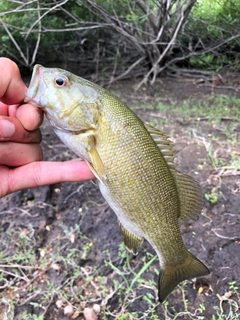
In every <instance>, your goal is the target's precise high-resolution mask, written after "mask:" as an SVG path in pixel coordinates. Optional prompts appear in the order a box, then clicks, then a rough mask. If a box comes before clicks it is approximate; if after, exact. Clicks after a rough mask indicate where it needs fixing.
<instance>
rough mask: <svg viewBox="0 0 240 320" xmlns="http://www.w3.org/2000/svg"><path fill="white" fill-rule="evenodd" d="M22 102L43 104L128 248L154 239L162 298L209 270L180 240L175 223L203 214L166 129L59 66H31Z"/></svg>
mask: <svg viewBox="0 0 240 320" xmlns="http://www.w3.org/2000/svg"><path fill="white" fill-rule="evenodd" d="M59 80H60V81H59ZM26 101H28V102H30V103H33V104H35V105H37V106H38V107H39V108H42V109H43V111H44V112H45V113H46V116H47V118H48V119H49V121H50V123H51V124H52V126H53V127H54V130H55V132H56V133H57V135H58V136H59V138H60V139H61V140H62V141H63V142H64V143H65V144H66V145H67V146H68V147H69V148H70V149H71V150H72V151H74V152H75V153H76V154H77V155H78V156H80V157H81V158H82V159H83V160H85V161H86V163H87V164H88V165H89V167H90V169H91V170H92V171H93V173H94V174H95V176H96V178H97V180H98V184H99V188H100V191H101V193H102V195H103V196H104V198H105V199H106V201H107V202H108V204H109V206H110V207H111V208H112V209H113V211H114V212H115V213H116V215H117V217H118V220H119V225H120V230H121V232H122V235H123V241H124V244H125V246H126V248H127V249H128V250H129V251H130V252H132V253H133V254H137V253H138V251H139V249H140V246H141V244H142V242H143V239H146V240H147V241H148V242H149V243H150V244H151V245H152V247H153V248H154V250H155V251H156V253H157V255H158V258H159V264H160V273H159V282H158V287H159V300H160V301H161V302H162V301H164V300H165V299H166V297H167V296H168V295H169V294H170V293H171V292H172V290H173V289H174V288H175V286H176V285H178V284H179V283H180V282H181V281H183V280H185V279H189V278H193V277H197V276H203V275H207V274H208V273H209V270H208V268H207V267H206V266H205V265H204V264H203V263H202V262H201V261H199V260H198V259H197V258H196V257H195V256H193V255H192V254H191V253H190V252H189V251H188V250H187V249H186V247H185V246H184V243H183V240H182V237H181V233H180V229H179V225H178V219H179V218H180V219H182V220H184V221H187V220H189V219H193V218H196V217H197V215H198V214H199V213H200V212H201V208H202V203H203V198H202V193H201V189H200V187H199V185H198V184H197V183H196V182H195V181H194V180H193V179H192V178H191V177H189V176H187V175H185V174H183V173H181V172H179V171H178V170H176V164H175V163H174V150H173V146H172V143H171V142H170V141H169V139H168V137H167V136H166V135H165V134H164V133H163V132H161V131H159V130H157V129H155V128H153V127H151V126H150V125H147V124H144V123H143V122H142V121H141V120H140V119H139V118H138V117H137V116H136V115H135V114H134V113H133V111H131V110H130V109H129V108H128V107H127V106H126V105H125V104H123V103H122V102H121V101H120V100H119V99H118V98H117V97H115V96H114V95H112V94H111V93H109V92H108V91H106V90H105V89H103V88H101V87H99V86H97V85H95V84H93V83H91V82H90V81H87V80H85V79H83V78H80V77H77V76H75V75H73V74H72V73H70V72H68V71H65V70H62V69H55V68H50V69H49V68H44V67H42V66H40V65H36V66H35V67H34V70H33V75H32V79H31V83H30V86H29V89H28V91H27V93H26Z"/></svg>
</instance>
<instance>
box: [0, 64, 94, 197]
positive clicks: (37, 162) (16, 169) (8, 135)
mask: <svg viewBox="0 0 240 320" xmlns="http://www.w3.org/2000/svg"><path fill="white" fill-rule="evenodd" d="M26 89H27V88H26V86H25V84H24V83H23V81H22V79H21V76H20V72H19V69H18V67H17V65H16V64H15V63H14V62H12V61H11V60H9V59H7V58H0V198H1V197H3V196H5V195H7V194H9V193H12V192H14V191H18V190H21V189H26V188H33V187H39V186H44V185H48V184H53V183H59V182H64V181H83V180H89V179H94V178H95V177H94V175H93V174H92V172H91V171H90V169H89V167H88V165H87V164H86V163H85V162H84V161H69V162H44V161H41V160H42V149H41V147H40V145H39V143H40V142H41V133H40V130H39V129H38V128H39V126H40V125H41V123H42V120H43V114H42V111H41V110H40V109H39V108H37V107H35V106H32V105H30V104H22V105H21V102H22V101H23V99H24V97H25V92H26Z"/></svg>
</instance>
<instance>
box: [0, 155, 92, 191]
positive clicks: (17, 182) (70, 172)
mask: <svg viewBox="0 0 240 320" xmlns="http://www.w3.org/2000/svg"><path fill="white" fill-rule="evenodd" d="M1 170H2V172H1ZM3 173H4V174H3ZM0 174H1V176H2V177H3V179H2V180H1V185H2V188H3V187H4V189H2V190H0V197H1V196H3V195H6V194H9V193H11V192H15V191H18V190H22V189H27V188H35V187H40V186H45V185H49V184H54V183H60V182H65V181H69V182H70V181H72V182H73V181H75V182H76V181H79V182H80V181H85V180H91V179H95V176H94V175H93V173H92V172H91V170H90V169H89V167H88V165H87V164H86V163H85V162H84V161H69V162H41V161H40V162H33V163H29V164H27V165H25V166H22V167H18V168H15V169H8V170H7V171H6V167H3V166H0Z"/></svg>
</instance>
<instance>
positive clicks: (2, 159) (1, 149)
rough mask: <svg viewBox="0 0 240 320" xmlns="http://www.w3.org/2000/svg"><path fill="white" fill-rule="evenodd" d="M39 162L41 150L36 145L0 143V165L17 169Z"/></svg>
mask: <svg viewBox="0 0 240 320" xmlns="http://www.w3.org/2000/svg"><path fill="white" fill-rule="evenodd" d="M39 160H42V149H41V147H40V146H39V145H38V144H37V143H27V144H23V143H15V142H5V141H4V142H1V143H0V164H4V165H7V166H10V167H17V166H23V165H25V164H28V163H31V162H34V161H39ZM1 178H2V177H1ZM0 183H2V180H1V181H0Z"/></svg>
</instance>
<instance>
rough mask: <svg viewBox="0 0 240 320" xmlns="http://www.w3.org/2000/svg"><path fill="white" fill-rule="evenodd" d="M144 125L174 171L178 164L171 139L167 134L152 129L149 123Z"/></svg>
mask: <svg viewBox="0 0 240 320" xmlns="http://www.w3.org/2000/svg"><path fill="white" fill-rule="evenodd" d="M144 125H145V127H146V129H147V130H148V132H149V133H150V135H151V137H152V138H153V140H154V141H155V143H156V144H157V146H158V147H159V149H160V151H161V153H162V155H163V157H164V159H165V160H166V162H167V164H168V165H169V167H170V168H173V169H174V168H175V167H176V166H177V164H176V163H175V162H174V159H175V157H174V153H175V151H174V150H173V142H172V141H170V140H169V137H168V136H167V135H166V134H165V133H163V132H161V131H159V130H158V129H156V128H154V127H152V126H151V125H149V124H147V123H144Z"/></svg>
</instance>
